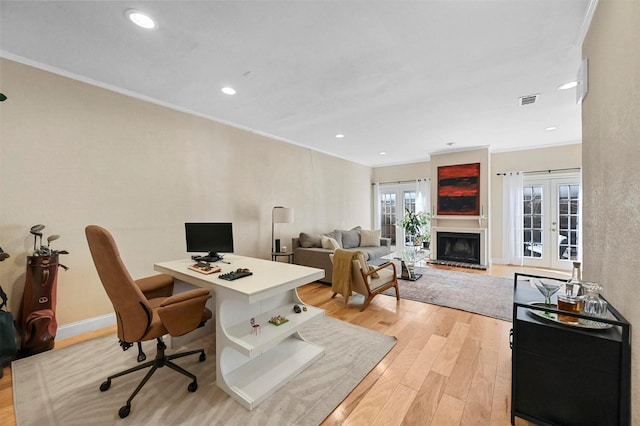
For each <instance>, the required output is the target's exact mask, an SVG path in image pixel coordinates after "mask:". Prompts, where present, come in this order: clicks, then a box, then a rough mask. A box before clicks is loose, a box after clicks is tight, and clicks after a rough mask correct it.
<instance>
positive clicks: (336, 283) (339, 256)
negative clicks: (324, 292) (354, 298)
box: [331, 249, 358, 304]
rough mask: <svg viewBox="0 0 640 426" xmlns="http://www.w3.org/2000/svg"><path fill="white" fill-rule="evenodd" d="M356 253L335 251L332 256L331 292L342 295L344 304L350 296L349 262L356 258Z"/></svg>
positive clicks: (341, 250)
mask: <svg viewBox="0 0 640 426" xmlns="http://www.w3.org/2000/svg"><path fill="white" fill-rule="evenodd" d="M357 254H358V252H356V251H350V250H343V249H337V250H336V251H335V253H334V254H333V279H332V282H331V290H333V292H334V293H337V294H340V295H342V297H344V300H345V304H346V303H347V301H348V300H349V296H351V261H352V260H353V259H355V258H356V256H357Z"/></svg>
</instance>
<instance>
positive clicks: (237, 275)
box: [218, 271, 253, 281]
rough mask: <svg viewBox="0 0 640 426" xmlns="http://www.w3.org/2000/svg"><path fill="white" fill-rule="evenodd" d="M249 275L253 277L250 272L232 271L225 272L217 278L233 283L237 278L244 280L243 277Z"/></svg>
mask: <svg viewBox="0 0 640 426" xmlns="http://www.w3.org/2000/svg"><path fill="white" fill-rule="evenodd" d="M249 275H253V272H251V271H241V272H238V271H233V272H227V273H226V274H220V275H218V278H221V279H223V280H227V281H233V280H237V279H238V278H244V277H248V276H249Z"/></svg>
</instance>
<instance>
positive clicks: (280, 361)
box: [154, 255, 324, 410]
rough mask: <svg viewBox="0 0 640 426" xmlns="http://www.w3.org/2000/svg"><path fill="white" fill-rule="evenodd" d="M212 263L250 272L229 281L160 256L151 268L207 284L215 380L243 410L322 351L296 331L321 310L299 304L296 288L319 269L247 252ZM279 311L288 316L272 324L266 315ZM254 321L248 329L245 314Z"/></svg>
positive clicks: (319, 275)
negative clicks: (304, 308) (253, 329)
mask: <svg viewBox="0 0 640 426" xmlns="http://www.w3.org/2000/svg"><path fill="white" fill-rule="evenodd" d="M224 260H225V261H226V262H230V264H226V263H218V264H219V265H220V266H221V267H222V272H220V273H226V272H231V271H235V270H236V269H237V268H248V269H250V270H251V272H253V275H251V276H248V277H244V278H240V279H237V280H234V281H226V280H223V279H220V278H218V275H219V274H220V273H215V274H211V275H205V274H201V273H199V272H196V271H192V270H190V269H188V266H189V265H192V264H193V263H194V261H193V260H191V259H184V260H176V261H171V262H161V263H156V264H155V265H154V270H156V271H158V272H162V273H165V274H169V275H171V276H173V277H174V278H176V279H178V280H181V281H184V282H187V283H189V284H193V285H197V286H200V287H205V288H209V289H212V290H213V292H214V298H215V322H216V384H217V385H218V387H220V388H221V389H222V390H224V391H225V392H227V393H228V394H229V395H231V396H232V397H233V398H235V399H236V400H237V401H238V402H240V403H241V404H242V405H244V406H245V407H246V408H247V409H248V410H252V409H253V408H254V407H256V406H257V405H258V404H260V403H261V402H262V401H264V400H265V399H266V398H267V397H269V396H270V395H271V394H272V393H273V392H275V391H276V390H277V389H278V388H280V387H281V386H282V385H284V384H285V383H287V382H288V381H289V380H290V379H291V378H292V377H294V376H296V375H297V374H298V373H300V372H301V371H303V370H304V369H305V368H307V367H308V366H309V365H311V364H312V363H313V362H314V361H316V360H317V359H318V358H320V357H322V356H323V355H324V348H323V347H321V346H318V345H316V344H314V343H311V342H308V341H306V340H305V339H304V338H303V337H302V336H301V335H300V333H299V332H298V330H299V329H300V327H302V326H303V325H304V324H305V323H307V322H308V321H310V320H312V319H314V318H317V317H319V316H322V315H324V310H322V309H318V308H315V307H313V306H307V311H306V312H305V311H303V312H301V313H299V314H296V313H294V311H293V305H294V304H301V303H302V302H301V300H300V298H299V297H298V293H297V291H296V288H297V287H299V286H301V285H303V284H307V283H310V282H312V281H315V280H318V279H320V278H322V277H324V270H322V269H317V268H309V267H306V266H300V265H291V264H288V263H282V262H271V261H268V260H263V259H255V258H251V257H243V256H235V255H226V256H225V257H224ZM276 315H283V316H285V317H286V318H287V319H288V320H289V321H288V322H286V323H284V324H282V325H280V326H275V325H272V324H270V323H269V319H270V318H271V317H274V316H276ZM251 318H255V320H256V323H258V324H260V332H259V334H253V333H252V332H251V325H250V322H249V321H250V319H251Z"/></svg>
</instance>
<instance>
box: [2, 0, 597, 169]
mask: <svg viewBox="0 0 640 426" xmlns="http://www.w3.org/2000/svg"><path fill="white" fill-rule="evenodd" d="M594 1H595V0H517V1H516V0H495V1H486V0H468V1H457V0H447V1H444V0H443V1H432V0H422V1H399V0H395V1H392V0H387V1H356V0H349V1H346V0H344V1H320V0H309V1H303V0H298V1H293V0H289V1H208V2H207V1H153V2H151V1H146V2H145V1H135V0H128V1H43V2H38V1H4V0H2V1H1V2H0V55H2V56H4V57H6V58H9V59H13V60H18V61H20V62H24V63H27V64H30V65H34V66H37V67H40V68H44V69H47V70H51V71H54V72H58V73H61V74H64V75H68V76H71V77H74V78H78V79H80V80H83V81H88V82H91V83H93V84H97V85H100V86H103V87H107V88H110V89H113V90H117V91H120V92H124V93H127V94H129V95H132V96H137V97H141V98H143V99H147V100H151V101H154V102H158V103H160V104H163V105H167V106H171V107H173V108H177V109H180V110H183V111H188V112H192V113H195V114H198V115H201V116H205V117H209V118H212V119H215V120H219V121H223V122H226V123H230V124H233V125H235V126H239V127H241V128H245V129H251V130H253V131H255V132H257V133H261V134H266V135H270V136H272V137H275V138H277V139H280V140H284V141H288V142H292V143H295V144H298V145H303V146H307V147H310V148H312V149H315V150H318V151H322V152H325V153H329V154H332V155H335V156H338V157H342V158H346V159H349V160H353V161H355V162H358V163H361V164H365V165H369V166H381V165H389V164H401V163H409V162H416V161H425V160H427V159H428V158H429V154H432V153H436V152H440V151H446V150H460V149H469V148H473V147H481V146H488V147H490V149H491V150H492V151H494V152H495V151H503V150H512V149H524V148H530V147H540V146H552V145H557V144H567V143H576V142H580V141H581V110H580V105H578V104H576V89H571V90H566V91H558V90H556V89H557V87H558V86H559V85H560V84H562V83H565V82H567V81H570V80H575V79H576V74H577V72H578V68H579V66H580V62H581V50H580V45H581V42H582V37H583V35H584V32H585V31H586V27H587V26H588V23H589V19H590V18H589V17H588V15H589V11H590V10H591V9H592V8H593V7H594V6H593V5H594ZM129 8H136V9H139V10H143V11H145V12H148V13H149V14H151V15H152V16H153V17H154V18H155V20H156V21H157V23H158V27H157V28H156V29H154V30H151V31H149V30H142V29H140V28H138V27H135V26H134V25H132V24H131V23H130V22H129V21H128V20H127V19H126V18H125V10H127V9H129ZM223 86H232V87H234V88H235V89H236V90H237V94H236V95H235V96H228V95H224V94H223V93H221V92H220V89H221V88H222V87H223ZM0 91H2V80H1V74H0ZM4 93H5V95H7V97H8V98H9V100H8V102H10V101H11V97H17V96H20V94H19V93H7V92H4ZM531 94H540V97H539V100H538V102H537V103H535V104H533V105H527V106H519V105H518V98H519V97H520V96H523V95H531ZM549 126H557V127H558V129H557V130H555V131H551V132H548V131H545V130H544V129H545V128H547V127H549ZM338 133H343V134H344V135H345V137H344V138H342V139H337V138H336V137H335V135H336V134H338ZM451 142H453V143H454V144H453V145H451V146H449V145H447V143H451ZM381 151H385V152H386V153H387V155H380V154H379V153H380V152H381Z"/></svg>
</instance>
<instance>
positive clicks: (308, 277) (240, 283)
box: [153, 254, 324, 303]
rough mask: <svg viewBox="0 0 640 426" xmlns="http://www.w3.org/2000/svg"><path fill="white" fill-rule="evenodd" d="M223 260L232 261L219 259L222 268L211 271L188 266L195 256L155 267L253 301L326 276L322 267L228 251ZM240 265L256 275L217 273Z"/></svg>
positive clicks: (182, 278)
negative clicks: (233, 277) (225, 277)
mask: <svg viewBox="0 0 640 426" xmlns="http://www.w3.org/2000/svg"><path fill="white" fill-rule="evenodd" d="M224 261H225V262H229V264H227V263H222V262H216V263H215V264H216V265H219V266H220V267H221V268H222V271H221V272H217V273H214V274H210V275H205V274H202V273H200V272H196V271H193V270H191V269H189V268H188V266H189V265H193V264H194V263H195V261H194V260H192V259H182V260H173V261H169V262H160V263H156V264H154V266H153V269H154V270H156V271H158V272H162V273H165V274H169V275H172V276H173V277H175V278H177V279H179V280H181V281H184V282H187V283H190V284H193V285H197V286H200V287H205V288H211V287H213V289H214V291H225V293H227V294H229V295H230V296H235V297H238V298H241V299H243V300H245V301H246V302H248V303H254V302H256V301H259V300H262V299H264V298H267V297H269V296H272V295H274V294H278V293H281V292H282V291H284V290H290V289H294V288H296V287H299V286H301V285H304V284H308V283H310V282H313V281H316V280H318V279H320V278H323V277H324V270H322V269H318V268H310V267H308V266H301V265H293V264H289V263H283V262H273V261H270V260H264V259H256V258H253V257H244V256H237V255H233V254H228V255H225V257H224ZM238 268H248V269H249V270H250V271H251V272H253V275H250V276H248V277H243V278H239V279H237V280H234V281H227V280H223V279H220V278H218V275H220V274H224V273H227V272H232V271H235V270H236V269H238Z"/></svg>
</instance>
